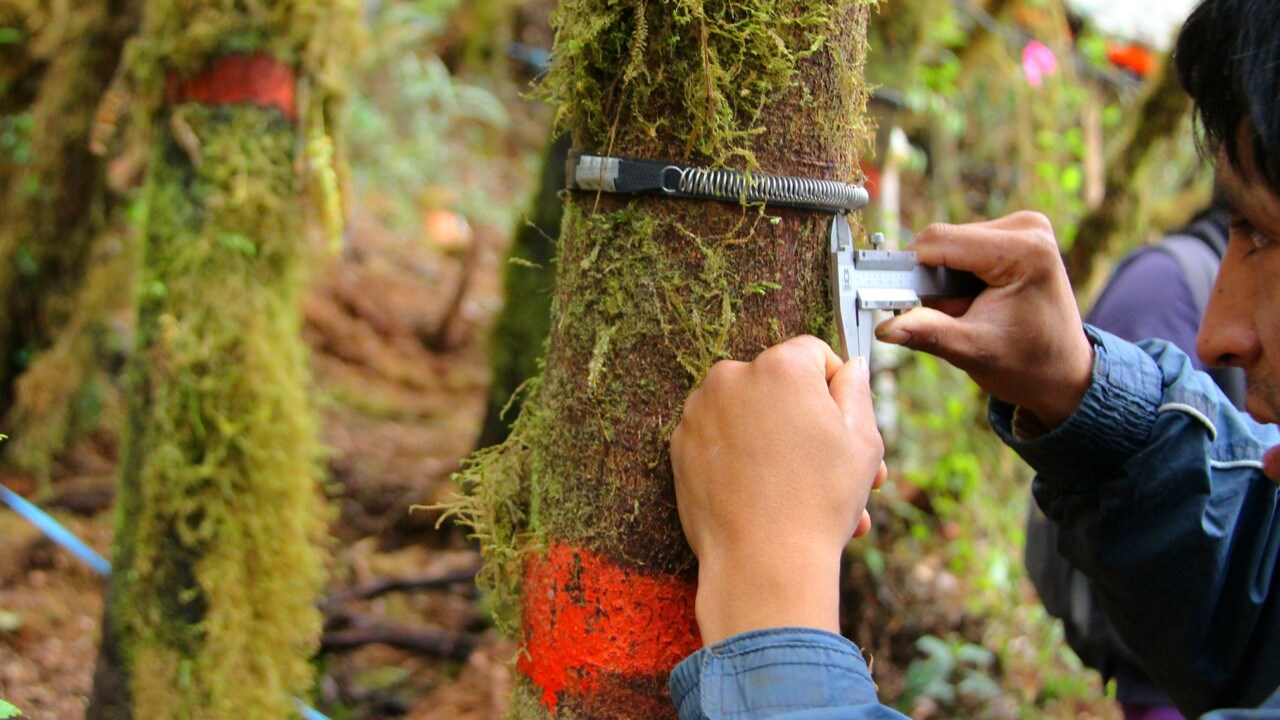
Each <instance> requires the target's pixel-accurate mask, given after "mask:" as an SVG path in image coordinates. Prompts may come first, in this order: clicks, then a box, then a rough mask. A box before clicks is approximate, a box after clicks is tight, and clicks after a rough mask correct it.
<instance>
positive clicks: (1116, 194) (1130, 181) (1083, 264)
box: [1066, 56, 1191, 294]
mask: <svg viewBox="0 0 1280 720" xmlns="http://www.w3.org/2000/svg"><path fill="white" fill-rule="evenodd" d="M1190 112H1191V99H1190V98H1189V97H1187V93H1186V91H1185V90H1183V89H1182V84H1181V83H1180V82H1179V80H1178V73H1177V72H1175V70H1174V65H1173V58H1172V56H1168V57H1166V58H1165V59H1164V69H1163V70H1162V71H1161V74H1160V76H1159V77H1158V78H1157V79H1156V80H1155V82H1153V83H1152V84H1151V87H1150V88H1149V89H1148V90H1147V94H1146V97H1145V98H1143V100H1142V104H1141V106H1140V107H1139V108H1138V111H1137V112H1136V113H1134V114H1133V118H1134V121H1133V124H1132V125H1131V126H1130V127H1129V132H1128V135H1127V136H1126V139H1125V142H1124V145H1123V146H1121V147H1120V149H1119V152H1118V154H1117V155H1116V157H1114V158H1113V159H1112V160H1111V162H1110V163H1108V164H1107V170H1106V192H1105V194H1104V195H1103V198H1102V202H1101V203H1099V204H1098V206H1097V207H1096V208H1094V209H1093V210H1092V211H1091V212H1090V213H1089V214H1088V215H1087V216H1086V217H1085V218H1084V219H1083V220H1082V221H1081V222H1080V229H1079V230H1078V231H1077V232H1076V240H1075V243H1074V244H1073V245H1072V246H1071V249H1070V250H1069V251H1068V252H1067V254H1066V263H1067V273H1068V274H1069V275H1070V276H1071V282H1072V284H1073V285H1074V286H1075V287H1076V288H1077V291H1078V292H1080V291H1083V292H1084V293H1085V294H1088V290H1089V288H1090V286H1091V285H1092V283H1093V282H1094V281H1095V279H1096V276H1097V268H1098V266H1099V261H1100V260H1101V259H1102V258H1105V257H1107V256H1113V255H1114V254H1115V253H1114V251H1115V249H1116V245H1117V242H1118V240H1119V239H1120V238H1121V237H1123V236H1125V235H1128V234H1129V233H1126V232H1125V231H1126V230H1127V229H1128V225H1127V222H1128V220H1127V219H1129V218H1132V217H1133V216H1134V215H1135V214H1136V211H1137V204H1138V199H1139V197H1140V196H1141V192H1140V190H1141V188H1140V187H1138V182H1139V181H1140V178H1141V170H1142V168H1143V166H1144V165H1145V164H1146V162H1147V160H1148V159H1150V157H1151V154H1152V152H1153V151H1154V150H1155V149H1156V148H1157V147H1159V144H1160V141H1162V140H1165V139H1168V138H1169V137H1170V136H1172V135H1174V134H1175V133H1176V132H1177V131H1178V129H1179V128H1180V127H1182V123H1184V122H1185V121H1186V119H1187V116H1188V114H1189V113H1190Z"/></svg>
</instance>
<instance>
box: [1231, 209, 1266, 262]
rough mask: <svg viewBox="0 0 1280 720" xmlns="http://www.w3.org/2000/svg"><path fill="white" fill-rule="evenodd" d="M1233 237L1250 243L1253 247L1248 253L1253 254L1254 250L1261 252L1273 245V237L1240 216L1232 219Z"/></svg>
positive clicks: (1234, 216)
mask: <svg viewBox="0 0 1280 720" xmlns="http://www.w3.org/2000/svg"><path fill="white" fill-rule="evenodd" d="M1231 236H1232V237H1240V238H1243V239H1245V240H1248V241H1249V244H1250V245H1251V247H1250V248H1249V250H1248V251H1247V253H1250V252H1253V251H1254V250H1261V249H1262V248H1265V247H1266V246H1268V245H1270V244H1271V237H1270V236H1269V235H1267V234H1266V233H1264V232H1262V231H1261V230H1259V229H1258V228H1256V227H1254V226H1253V223H1251V222H1249V221H1248V220H1246V219H1244V218H1243V217H1240V216H1238V215H1233V216H1232V217H1231ZM1247 253H1246V254H1247Z"/></svg>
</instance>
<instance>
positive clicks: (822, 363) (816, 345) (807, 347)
mask: <svg viewBox="0 0 1280 720" xmlns="http://www.w3.org/2000/svg"><path fill="white" fill-rule="evenodd" d="M776 347H779V348H787V349H788V350H790V349H798V350H801V351H803V352H804V353H806V355H807V356H808V357H810V358H812V359H813V362H814V364H815V365H816V366H817V367H819V368H821V369H822V372H823V377H825V378H826V380H827V382H828V383H830V382H831V378H832V377H834V376H835V374H836V373H837V372H838V371H839V370H840V368H842V367H844V360H841V359H840V356H839V355H837V354H835V351H833V350H832V349H831V346H830V345H828V344H827V343H826V341H824V340H819V339H818V338H816V337H814V336H812V335H800V336H797V337H793V338H791V339H790V340H788V341H786V342H784V343H782V345H779V346H776ZM765 352H768V351H767V350H766V351H765Z"/></svg>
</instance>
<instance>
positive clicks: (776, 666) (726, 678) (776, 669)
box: [670, 628, 879, 720]
mask: <svg viewBox="0 0 1280 720" xmlns="http://www.w3.org/2000/svg"><path fill="white" fill-rule="evenodd" d="M670 689H671V699H672V700H673V701H674V702H675V706H676V709H677V710H678V711H679V713H680V717H681V718H682V720H689V719H692V718H719V717H742V718H748V717H760V716H762V715H761V713H763V712H764V711H766V710H767V711H768V712H769V713H770V714H776V713H780V712H784V711H797V710H806V709H813V708H830V707H840V706H851V705H861V704H878V702H879V701H878V700H877V699H876V692H875V684H874V683H873V682H872V681H871V673H870V672H869V671H868V669H867V663H866V661H865V660H863V658H862V653H861V652H860V651H859V650H858V646H857V645H854V644H853V643H852V642H850V641H848V640H846V639H845V638H843V637H840V636H839V635H835V634H833V633H829V632H825V631H822V630H814V629H810V628H775V629H770V630H756V631H753V632H748V633H743V634H741V635H735V636H733V637H731V638H729V639H728V640H725V641H723V642H721V643H718V644H716V645H712V646H711V647H705V648H702V649H701V650H699V651H698V652H696V653H694V654H693V655H690V656H689V657H687V658H685V660H684V661H683V662H681V663H680V664H679V665H678V666H676V669H675V671H673V672H672V673H671V678H670Z"/></svg>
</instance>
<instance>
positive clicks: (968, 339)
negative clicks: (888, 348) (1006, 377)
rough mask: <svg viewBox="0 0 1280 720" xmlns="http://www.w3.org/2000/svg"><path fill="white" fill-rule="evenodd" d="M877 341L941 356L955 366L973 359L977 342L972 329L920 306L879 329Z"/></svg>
mask: <svg viewBox="0 0 1280 720" xmlns="http://www.w3.org/2000/svg"><path fill="white" fill-rule="evenodd" d="M876 339H877V340H880V341H881V342H886V343H890V344H893V345H902V346H903V347H907V348H910V349H912V350H921V351H923V352H927V353H929V354H930V355H937V356H938V357H940V358H942V359H943V360H946V361H948V362H950V363H952V364H954V365H959V363H958V362H957V361H958V360H963V359H964V358H969V357H973V356H974V353H975V350H976V349H977V343H976V341H975V338H974V337H973V333H972V331H971V330H970V328H969V326H968V325H967V324H966V323H965V322H964V321H962V320H959V319H957V318H953V317H951V316H950V315H947V314H946V313H943V312H940V311H938V310H934V309H933V308H927V307H918V308H914V309H912V310H908V311H907V312H905V313H903V314H902V315H899V316H897V317H895V318H890V319H888V320H886V321H884V322H883V323H880V326H879V327H877V328H876Z"/></svg>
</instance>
